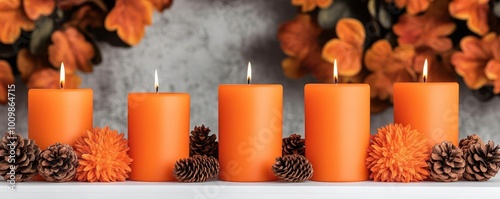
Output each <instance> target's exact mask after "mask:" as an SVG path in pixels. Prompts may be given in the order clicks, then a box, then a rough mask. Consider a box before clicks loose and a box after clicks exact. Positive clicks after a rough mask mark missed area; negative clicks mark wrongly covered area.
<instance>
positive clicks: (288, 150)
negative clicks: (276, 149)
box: [282, 134, 306, 156]
mask: <svg viewBox="0 0 500 199" xmlns="http://www.w3.org/2000/svg"><path fill="white" fill-rule="evenodd" d="M305 142H306V140H305V139H301V138H300V135H299V134H292V135H290V136H288V137H286V138H283V145H282V147H283V149H282V156H285V155H292V154H299V155H305V154H306V148H305Z"/></svg>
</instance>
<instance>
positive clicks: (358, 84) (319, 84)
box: [305, 83, 370, 87]
mask: <svg viewBox="0 0 500 199" xmlns="http://www.w3.org/2000/svg"><path fill="white" fill-rule="evenodd" d="M307 85H310V86H351V87H359V86H370V85H369V84H364V83H338V84H334V83H307V84H306V85H305V86H307Z"/></svg>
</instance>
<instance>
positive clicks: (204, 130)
mask: <svg viewBox="0 0 500 199" xmlns="http://www.w3.org/2000/svg"><path fill="white" fill-rule="evenodd" d="M209 133H210V128H208V127H205V125H201V126H195V127H194V130H192V131H191V136H189V156H194V155H206V156H212V157H215V158H216V159H217V158H218V157H219V142H217V141H215V140H216V139H217V136H216V135H215V134H212V135H210V136H209V135H208V134H209Z"/></svg>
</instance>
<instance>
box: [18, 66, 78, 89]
mask: <svg viewBox="0 0 500 199" xmlns="http://www.w3.org/2000/svg"><path fill="white" fill-rule="evenodd" d="M59 81H60V79H59V71H57V70H54V69H51V68H41V69H37V70H35V71H34V72H33V74H31V77H30V78H29V80H28V83H27V84H26V86H27V87H28V88H53V89H58V88H59V86H60V85H59ZM81 82H82V80H81V79H80V77H79V76H78V75H77V74H69V73H66V81H65V82H64V88H69V89H71V88H78V87H79V86H80V83H81Z"/></svg>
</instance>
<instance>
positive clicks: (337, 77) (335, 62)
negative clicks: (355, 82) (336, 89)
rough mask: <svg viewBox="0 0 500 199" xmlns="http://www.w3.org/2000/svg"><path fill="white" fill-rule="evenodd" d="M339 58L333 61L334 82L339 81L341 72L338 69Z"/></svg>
mask: <svg viewBox="0 0 500 199" xmlns="http://www.w3.org/2000/svg"><path fill="white" fill-rule="evenodd" d="M337 70H338V69H337V59H335V60H334V61H333V83H334V84H338V83H339V74H338V71H337Z"/></svg>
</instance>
